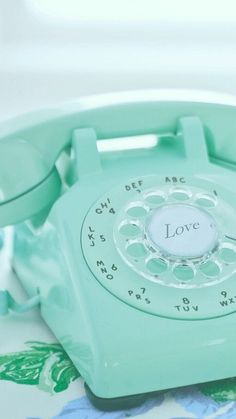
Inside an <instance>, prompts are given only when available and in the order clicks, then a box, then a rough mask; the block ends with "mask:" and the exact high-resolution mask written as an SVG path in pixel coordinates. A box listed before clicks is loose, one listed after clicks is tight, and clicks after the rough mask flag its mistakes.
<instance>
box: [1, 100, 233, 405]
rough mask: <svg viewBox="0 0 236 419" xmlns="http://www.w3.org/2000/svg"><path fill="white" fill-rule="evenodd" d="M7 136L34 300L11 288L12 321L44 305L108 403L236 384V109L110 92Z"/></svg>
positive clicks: (39, 116) (18, 247) (4, 159)
mask: <svg viewBox="0 0 236 419" xmlns="http://www.w3.org/2000/svg"><path fill="white" fill-rule="evenodd" d="M147 134H152V135H155V136H156V141H155V144H154V143H153V144H152V146H150V144H149V147H148V140H149V137H143V135H147ZM134 136H135V140H136V144H135V148H133V149H128V150H124V148H127V147H125V146H126V142H125V141H124V140H122V139H121V137H134ZM115 138H116V139H118V138H119V141H118V140H117V143H119V147H120V150H115V149H114V148H113V150H112V149H110V151H109V147H107V148H108V150H107V151H101V150H100V152H99V151H98V145H99V144H100V143H99V140H106V139H107V140H108V139H115ZM0 139H1V142H0V179H1V194H0V200H1V202H0V226H1V227H4V226H6V225H9V224H14V225H15V238H14V257H13V266H14V269H15V270H16V272H17V274H18V276H19V278H20V281H21V282H22V284H23V286H24V288H25V289H26V290H27V292H28V294H29V297H30V299H29V301H28V302H27V303H25V304H23V305H20V304H18V303H16V302H15V301H14V300H13V298H12V297H11V296H10V295H9V293H8V292H7V291H3V292H2V293H1V294H0V307H1V313H2V314H6V313H7V311H8V309H9V308H10V309H13V310H15V311H25V310H26V309H29V308H30V307H33V306H35V305H36V304H40V309H41V313H42V317H43V318H44V319H45V321H46V322H47V324H48V325H49V327H50V328H51V329H52V331H53V332H54V334H55V335H56V336H57V338H58V340H59V341H60V342H61V344H62V345H63V346H64V348H65V350H66V351H67V353H68V355H69V356H70V358H71V359H72V361H73V362H74V364H75V366H76V367H77V368H78V369H79V371H80V373H81V374H82V376H83V378H84V380H85V382H86V390H87V393H88V395H89V396H90V398H91V400H92V401H93V403H94V404H95V405H96V406H98V407H102V408H107V409H110V408H116V407H117V406H119V405H120V403H122V404H123V405H124V403H126V404H127V405H129V406H131V405H133V404H135V403H138V402H141V401H142V400H143V399H144V398H145V397H146V396H147V395H148V394H150V393H152V392H155V391H159V390H163V389H168V388H172V387H178V386H185V385H188V384H194V383H199V382H204V381H210V380H216V379H221V378H226V377H232V376H235V375H236V364H235V365H234V362H232V360H233V359H234V357H235V353H236V336H235V334H234V330H235V325H236V192H235V184H236V172H235V168H236V166H235V162H236V103H233V102H232V103H222V101H221V103H220V100H219V101H218V103H214V102H213V101H211V100H208V101H207V100H200V99H199V98H194V96H193V99H192V100H185V99H184V96H181V94H180V93H179V96H178V97H177V98H175V99H174V97H173V98H163V97H162V94H161V93H158V92H146V93H145V92H144V93H140V94H139V93H138V92H136V93H133V94H127V93H124V94H118V95H113V96H112V95H110V96H101V97H100V98H99V97H97V98H91V99H89V98H88V99H86V100H82V101H81V102H74V103H72V104H71V105H65V106H63V107H61V108H60V109H50V110H48V111H47V112H42V113H40V112H39V113H35V114H32V115H28V116H25V117H22V118H18V119H15V120H11V121H10V122H7V123H5V124H2V125H1V127H0ZM141 140H142V141H141ZM127 141H128V140H127ZM145 141H147V143H145ZM103 144H104V142H103ZM108 144H109V142H108ZM141 144H142V147H140V145H141ZM122 148H123V149H122ZM62 155H63V156H64V159H65V160H67V170H65V169H62V167H65V166H63V165H62V164H61V159H62Z"/></svg>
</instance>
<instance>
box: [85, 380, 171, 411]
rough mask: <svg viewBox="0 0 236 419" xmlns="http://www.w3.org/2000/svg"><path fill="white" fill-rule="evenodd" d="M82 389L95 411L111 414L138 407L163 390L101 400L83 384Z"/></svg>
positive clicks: (101, 398)
mask: <svg viewBox="0 0 236 419" xmlns="http://www.w3.org/2000/svg"><path fill="white" fill-rule="evenodd" d="M84 388H85V392H86V396H87V397H88V399H89V401H90V402H91V403H92V405H93V406H94V407H95V408H96V409H98V410H102V411H106V412H111V411H115V410H121V409H122V410H123V409H132V408H134V407H138V406H140V405H141V404H143V403H144V402H145V401H146V400H148V399H149V398H151V397H155V396H157V395H158V394H160V393H163V390H160V391H153V392H148V393H142V394H134V395H131V396H123V397H113V398H103V397H98V396H96V395H95V394H94V393H93V392H92V390H91V389H90V388H89V386H88V385H87V384H86V383H84Z"/></svg>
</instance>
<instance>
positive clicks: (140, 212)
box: [126, 204, 147, 218]
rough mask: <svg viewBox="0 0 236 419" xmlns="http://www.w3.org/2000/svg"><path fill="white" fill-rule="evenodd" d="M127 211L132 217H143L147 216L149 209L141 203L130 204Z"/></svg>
mask: <svg viewBox="0 0 236 419" xmlns="http://www.w3.org/2000/svg"><path fill="white" fill-rule="evenodd" d="M126 212H127V214H128V215H129V216H130V217H134V218H141V217H145V215H146V214H147V209H146V208H145V207H144V206H143V205H141V204H136V205H132V206H130V207H129V208H128V209H127V211H126Z"/></svg>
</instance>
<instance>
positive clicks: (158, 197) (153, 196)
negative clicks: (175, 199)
mask: <svg viewBox="0 0 236 419" xmlns="http://www.w3.org/2000/svg"><path fill="white" fill-rule="evenodd" d="M145 200H146V202H148V204H151V205H160V204H162V203H163V202H164V201H165V196H164V195H162V194H158V193H150V194H148V195H147V196H146V198H145Z"/></svg>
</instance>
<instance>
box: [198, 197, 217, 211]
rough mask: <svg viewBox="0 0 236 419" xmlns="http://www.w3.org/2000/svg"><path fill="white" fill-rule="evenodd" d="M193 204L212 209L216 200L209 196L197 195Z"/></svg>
mask: <svg viewBox="0 0 236 419" xmlns="http://www.w3.org/2000/svg"><path fill="white" fill-rule="evenodd" d="M195 202H196V204H198V205H199V206H201V207H203V208H213V207H215V205H216V200H215V199H214V198H213V197H212V196H210V195H198V197H197V198H196V200H195Z"/></svg>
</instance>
